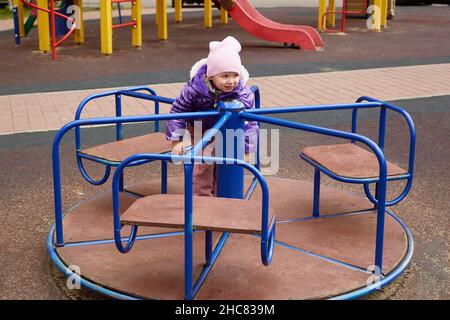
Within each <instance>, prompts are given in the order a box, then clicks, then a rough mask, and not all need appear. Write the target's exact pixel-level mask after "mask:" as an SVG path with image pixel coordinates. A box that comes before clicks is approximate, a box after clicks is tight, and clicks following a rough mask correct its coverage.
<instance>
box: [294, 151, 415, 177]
mask: <svg viewBox="0 0 450 320" xmlns="http://www.w3.org/2000/svg"><path fill="white" fill-rule="evenodd" d="M300 156H301V157H302V158H303V159H305V160H306V161H308V160H309V161H308V162H311V161H312V162H314V163H316V164H318V165H320V166H322V167H323V168H325V169H326V170H328V171H330V172H331V173H333V174H335V175H336V176H340V177H345V178H352V179H368V178H378V175H379V170H380V169H379V165H378V161H377V158H376V156H375V154H374V153H371V152H369V151H366V150H364V149H363V148H361V147H359V146H357V145H356V144H354V143H345V144H333V145H323V146H312V147H307V148H305V149H304V150H303V152H302V153H301V155H300ZM407 173H408V172H407V171H406V170H404V169H402V168H400V167H399V166H397V165H395V164H393V163H391V162H389V161H387V175H388V177H390V176H399V175H403V174H407Z"/></svg>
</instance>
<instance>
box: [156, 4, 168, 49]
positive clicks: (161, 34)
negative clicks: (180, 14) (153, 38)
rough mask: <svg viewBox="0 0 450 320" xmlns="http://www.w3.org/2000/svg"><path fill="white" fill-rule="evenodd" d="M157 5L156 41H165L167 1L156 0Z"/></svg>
mask: <svg viewBox="0 0 450 320" xmlns="http://www.w3.org/2000/svg"><path fill="white" fill-rule="evenodd" d="M156 1H157V3H158V6H157V10H158V39H159V40H167V38H168V37H167V0H156Z"/></svg>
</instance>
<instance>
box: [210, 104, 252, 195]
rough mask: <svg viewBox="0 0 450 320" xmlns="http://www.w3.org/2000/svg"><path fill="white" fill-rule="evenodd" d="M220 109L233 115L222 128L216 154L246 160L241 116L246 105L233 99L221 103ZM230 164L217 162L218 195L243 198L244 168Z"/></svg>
mask: <svg viewBox="0 0 450 320" xmlns="http://www.w3.org/2000/svg"><path fill="white" fill-rule="evenodd" d="M219 109H220V110H221V111H222V112H230V113H231V117H230V119H229V120H228V121H227V122H226V123H225V125H224V126H223V127H222V128H221V129H220V132H221V133H222V141H221V142H222V143H220V139H219V143H217V145H216V156H219V157H223V158H231V159H240V160H244V152H245V137H244V121H243V119H241V118H240V117H239V113H240V112H241V111H242V110H244V106H243V105H242V104H241V103H240V102H238V101H232V102H224V103H223V104H222V103H220V104H219ZM220 152H222V154H220ZM217 153H218V154H217ZM230 164H231V163H230ZM230 164H228V165H227V164H226V163H224V164H217V167H216V178H217V196H218V197H223V198H238V199H243V198H244V168H243V167H241V166H238V165H230Z"/></svg>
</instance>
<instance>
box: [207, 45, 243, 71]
mask: <svg viewBox="0 0 450 320" xmlns="http://www.w3.org/2000/svg"><path fill="white" fill-rule="evenodd" d="M240 51H241V44H240V43H239V41H237V40H236V39H235V38H233V37H231V36H228V37H226V38H225V39H223V41H212V42H210V43H209V55H208V59H207V61H206V65H207V70H206V76H208V77H212V76H215V75H216V74H219V73H222V72H237V73H240V72H241V58H240V57H239V52H240Z"/></svg>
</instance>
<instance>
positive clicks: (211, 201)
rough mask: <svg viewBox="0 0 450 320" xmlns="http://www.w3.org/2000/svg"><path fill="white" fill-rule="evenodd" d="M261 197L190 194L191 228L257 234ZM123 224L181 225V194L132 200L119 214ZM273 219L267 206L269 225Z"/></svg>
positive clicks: (171, 226)
mask: <svg viewBox="0 0 450 320" xmlns="http://www.w3.org/2000/svg"><path fill="white" fill-rule="evenodd" d="M261 214H262V204H261V201H254V200H241V199H228V198H218V197H200V196H194V202H193V225H194V230H214V231H224V232H233V233H249V234H261ZM120 220H121V223H122V224H124V225H140V226H158V227H168V228H184V195H175V194H158V195H151V196H147V197H144V198H140V199H138V200H136V201H135V202H134V203H133V204H132V205H131V206H130V207H129V208H128V209H127V210H126V211H125V212H124V213H123V215H122V216H121V217H120ZM274 221H275V214H274V211H273V210H272V209H271V208H270V209H269V222H270V223H269V228H271V226H272V224H273V223H274Z"/></svg>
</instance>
